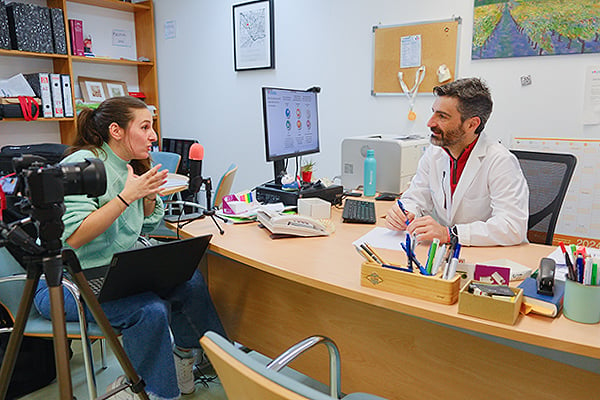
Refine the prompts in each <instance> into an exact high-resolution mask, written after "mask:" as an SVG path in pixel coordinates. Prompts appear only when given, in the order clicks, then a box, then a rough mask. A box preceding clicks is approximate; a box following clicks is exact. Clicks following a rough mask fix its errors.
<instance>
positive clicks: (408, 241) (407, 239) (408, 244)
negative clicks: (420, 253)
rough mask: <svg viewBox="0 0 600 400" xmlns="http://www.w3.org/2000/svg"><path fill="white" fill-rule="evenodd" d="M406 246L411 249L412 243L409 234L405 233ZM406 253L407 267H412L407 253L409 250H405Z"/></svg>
mask: <svg viewBox="0 0 600 400" xmlns="http://www.w3.org/2000/svg"><path fill="white" fill-rule="evenodd" d="M406 248H408V249H411V250H412V243H411V242H410V234H409V233H407V234H406ZM406 255H407V256H408V268H410V269H412V267H413V266H412V258H411V256H410V254H409V252H408V251H407V252H406Z"/></svg>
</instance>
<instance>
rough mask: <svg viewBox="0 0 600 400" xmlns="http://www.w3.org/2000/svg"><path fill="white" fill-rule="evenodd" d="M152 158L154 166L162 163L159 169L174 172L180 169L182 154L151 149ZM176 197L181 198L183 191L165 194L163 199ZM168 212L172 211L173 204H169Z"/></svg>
mask: <svg viewBox="0 0 600 400" xmlns="http://www.w3.org/2000/svg"><path fill="white" fill-rule="evenodd" d="M150 159H151V160H152V166H153V167H154V166H155V165H156V164H162V167H161V168H160V170H159V171H162V170H165V169H166V170H167V171H169V172H171V173H173V174H175V173H177V170H178V169H179V164H180V163H181V155H179V154H177V153H172V152H169V151H151V152H150ZM174 196H175V197H176V199H177V200H181V193H179V192H178V193H174V194H172V195H169V196H163V197H162V199H163V201H167V200H171V199H172V198H173V197H174ZM166 213H167V214H171V213H172V205H171V204H168V205H167V209H166Z"/></svg>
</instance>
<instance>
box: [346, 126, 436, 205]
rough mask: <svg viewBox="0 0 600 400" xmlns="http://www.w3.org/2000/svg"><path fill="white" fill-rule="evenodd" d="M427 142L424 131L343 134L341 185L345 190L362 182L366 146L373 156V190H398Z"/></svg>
mask: <svg viewBox="0 0 600 400" xmlns="http://www.w3.org/2000/svg"><path fill="white" fill-rule="evenodd" d="M427 146H429V137H428V136H426V135H424V134H420V135H419V134H412V135H405V136H401V135H398V136H383V135H367V136H356V137H349V138H346V139H344V140H343V141H342V185H343V186H344V189H345V190H348V189H355V188H357V187H359V186H362V184H363V180H364V161H365V157H366V156H367V150H368V149H373V150H374V151H375V160H377V178H376V190H377V191H378V192H391V193H402V192H404V191H405V190H406V189H407V188H408V185H409V184H410V181H411V179H412V177H413V176H414V175H415V173H416V171H417V165H418V163H419V159H420V158H421V156H422V155H423V153H424V152H425V149H426V148H427Z"/></svg>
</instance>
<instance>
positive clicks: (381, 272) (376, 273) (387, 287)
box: [360, 262, 460, 304]
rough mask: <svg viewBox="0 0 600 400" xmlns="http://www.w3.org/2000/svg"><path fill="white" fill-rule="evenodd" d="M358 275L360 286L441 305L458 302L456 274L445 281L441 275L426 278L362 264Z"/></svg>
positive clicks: (457, 278) (372, 264)
mask: <svg viewBox="0 0 600 400" xmlns="http://www.w3.org/2000/svg"><path fill="white" fill-rule="evenodd" d="M401 267H405V266H401ZM360 275H361V277H360V284H361V286H365V287H370V288H374V289H379V290H384V291H386V292H391V293H396V294H402V295H404V296H410V297H417V298H419V299H423V300H429V301H433V302H436V303H441V304H454V303H456V301H457V300H458V291H459V289H460V276H459V275H458V274H457V275H455V276H454V278H452V279H449V280H445V279H442V278H441V274H437V275H436V276H427V275H421V274H420V273H419V271H418V270H416V272H412V273H411V272H404V271H397V270H394V269H390V268H384V267H382V266H381V265H380V264H377V263H373V262H364V263H363V264H362V266H361V273H360Z"/></svg>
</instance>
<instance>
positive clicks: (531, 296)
mask: <svg viewBox="0 0 600 400" xmlns="http://www.w3.org/2000/svg"><path fill="white" fill-rule="evenodd" d="M518 287H519V288H521V289H523V305H524V309H525V314H529V313H530V312H531V313H534V314H540V315H545V316H547V317H552V318H554V317H556V316H557V315H558V313H559V312H560V310H561V309H562V305H563V298H564V295H565V281H561V280H558V279H555V280H554V296H546V295H543V294H538V292H537V280H536V279H535V278H531V277H529V278H526V279H525V280H524V281H523V282H521V284H520V285H519V286H518Z"/></svg>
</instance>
